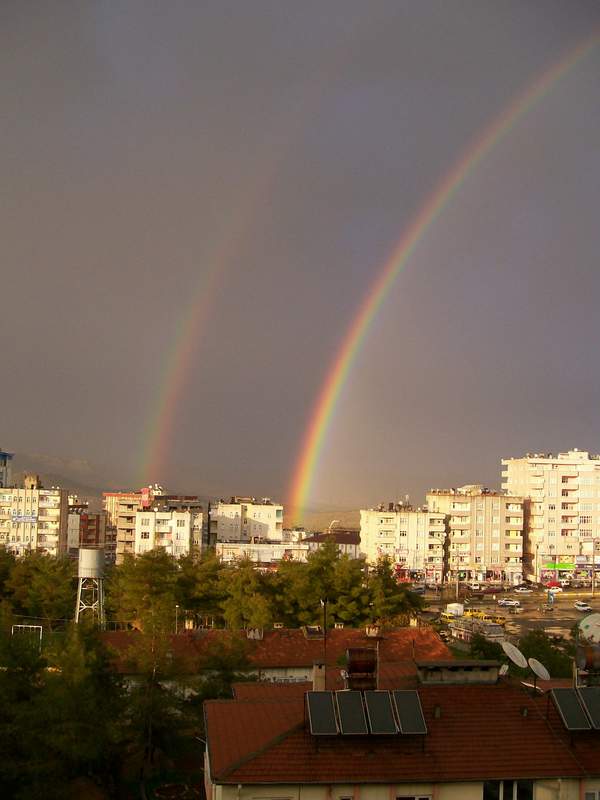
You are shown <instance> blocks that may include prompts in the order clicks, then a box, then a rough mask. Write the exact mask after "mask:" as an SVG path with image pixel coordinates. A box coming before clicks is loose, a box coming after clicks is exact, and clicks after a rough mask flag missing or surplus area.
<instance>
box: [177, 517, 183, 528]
mask: <svg viewBox="0 0 600 800" xmlns="http://www.w3.org/2000/svg"><path fill="white" fill-rule="evenodd" d="M177 527H178V528H185V520H184V519H178V520H177Z"/></svg>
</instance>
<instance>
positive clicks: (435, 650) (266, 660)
mask: <svg viewBox="0 0 600 800" xmlns="http://www.w3.org/2000/svg"><path fill="white" fill-rule="evenodd" d="M139 635H140V634H139V633H136V632H135V631H111V632H106V633H104V634H103V638H104V641H105V643H106V644H107V645H108V646H109V647H111V648H112V649H113V650H114V651H115V652H116V654H117V659H116V661H117V666H118V668H119V670H120V671H121V672H124V673H126V672H127V671H128V664H127V661H128V657H127V651H128V650H129V649H130V648H131V647H132V645H134V644H135V642H136V638H137V637H139ZM228 639H241V640H244V641H247V647H248V659H249V662H250V664H251V666H252V667H254V668H256V669H276V668H284V667H311V668H312V666H313V664H314V663H315V661H320V660H322V658H323V651H324V641H323V637H322V636H319V637H316V638H310V637H307V635H306V634H305V632H304V631H303V630H302V629H299V628H279V629H276V630H272V631H265V632H264V633H263V638H262V639H247V636H246V632H245V631H236V632H230V631H223V630H216V629H209V630H198V631H190V632H186V633H185V634H179V635H178V636H175V635H172V636H171V637H170V645H171V650H172V652H173V656H174V658H176V659H178V660H180V661H181V664H182V668H183V669H187V668H188V666H189V667H190V668H192V666H193V668H194V669H201V668H202V662H203V660H204V659H205V658H206V657H207V655H208V654H209V651H210V647H211V644H213V643H214V642H216V641H222V642H223V641H225V642H226V641H227V640H228ZM377 642H378V643H379V645H378V647H379V662H380V676H381V678H383V677H384V675H385V674H386V670H389V669H392V668H391V667H389V666H386V665H393V664H396V665H398V662H403V663H404V665H406V662H409V666H410V671H409V672H407V671H406V670H407V668H406V667H405V666H402V665H400V666H397V667H395V668H394V669H395V671H396V672H398V671H399V670H400V671H404V673H405V674H413V675H414V674H416V668H415V666H414V664H413V661H414V660H415V659H417V660H431V659H450V658H452V654H451V652H450V650H449V649H448V648H447V646H446V645H445V644H444V643H443V642H442V640H441V639H440V637H439V636H438V635H437V633H435V631H434V630H433V629H432V628H426V627H423V628H395V629H393V630H389V631H384V632H383V634H382V635H381V637H379V638H375V639H374V638H373V637H370V636H367V634H366V632H365V631H364V630H363V629H362V628H342V629H333V630H328V631H327V664H328V665H329V666H331V667H334V668H335V667H337V670H338V671H339V668H340V667H339V665H340V663H343V661H344V659H345V655H346V650H348V649H349V648H356V647H373V648H374V647H375V646H376V645H377ZM393 671H394V670H393V669H392V674H393Z"/></svg>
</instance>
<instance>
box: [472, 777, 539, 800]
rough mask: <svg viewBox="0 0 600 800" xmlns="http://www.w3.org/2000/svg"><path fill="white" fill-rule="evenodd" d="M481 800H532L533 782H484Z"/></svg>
mask: <svg viewBox="0 0 600 800" xmlns="http://www.w3.org/2000/svg"><path fill="white" fill-rule="evenodd" d="M483 800H533V781H485V783H484V784H483Z"/></svg>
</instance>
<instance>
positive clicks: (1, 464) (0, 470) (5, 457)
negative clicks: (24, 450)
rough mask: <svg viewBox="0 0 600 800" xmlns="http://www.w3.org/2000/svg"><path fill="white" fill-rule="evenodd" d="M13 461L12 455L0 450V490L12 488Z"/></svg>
mask: <svg viewBox="0 0 600 800" xmlns="http://www.w3.org/2000/svg"><path fill="white" fill-rule="evenodd" d="M12 459H13V454H12V453H6V452H5V451H4V450H1V449H0V489H5V488H6V487H7V486H12V471H11V463H10V462H11V461H12Z"/></svg>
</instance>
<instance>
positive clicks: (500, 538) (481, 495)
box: [427, 484, 523, 584]
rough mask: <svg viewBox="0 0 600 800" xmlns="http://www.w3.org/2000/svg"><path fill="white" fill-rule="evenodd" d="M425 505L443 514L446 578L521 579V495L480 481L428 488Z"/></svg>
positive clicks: (516, 580) (519, 580)
mask: <svg viewBox="0 0 600 800" xmlns="http://www.w3.org/2000/svg"><path fill="white" fill-rule="evenodd" d="M427 505H428V506H429V508H431V509H432V511H439V512H441V513H443V514H444V515H446V516H447V518H448V570H449V573H450V578H451V579H453V578H456V577H462V578H464V579H471V580H477V581H483V580H486V579H488V580H490V579H491V580H502V581H507V582H509V583H513V584H514V583H520V582H521V580H522V579H523V563H522V561H523V498H522V497H519V496H513V495H507V494H504V493H501V492H493V491H490V490H489V489H485V488H484V487H483V486H481V485H480V484H470V485H467V486H461V487H459V488H458V489H449V490H448V489H432V490H431V491H430V492H429V493H428V494H427Z"/></svg>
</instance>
